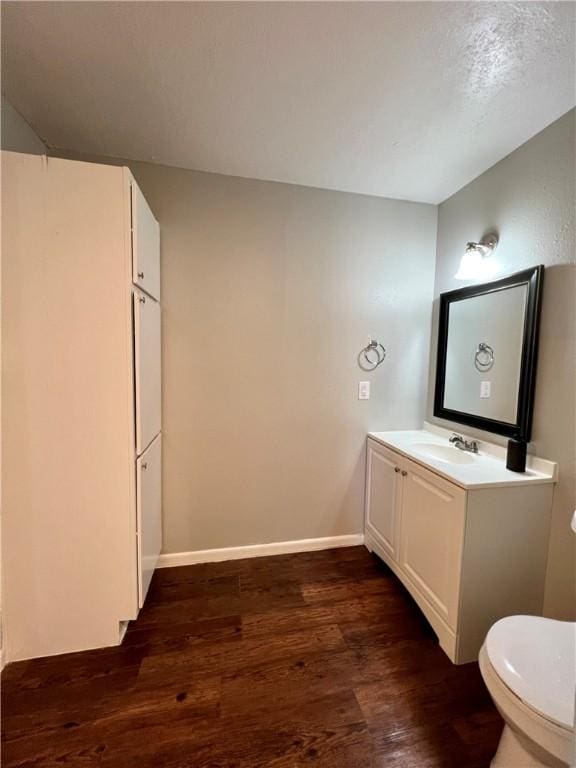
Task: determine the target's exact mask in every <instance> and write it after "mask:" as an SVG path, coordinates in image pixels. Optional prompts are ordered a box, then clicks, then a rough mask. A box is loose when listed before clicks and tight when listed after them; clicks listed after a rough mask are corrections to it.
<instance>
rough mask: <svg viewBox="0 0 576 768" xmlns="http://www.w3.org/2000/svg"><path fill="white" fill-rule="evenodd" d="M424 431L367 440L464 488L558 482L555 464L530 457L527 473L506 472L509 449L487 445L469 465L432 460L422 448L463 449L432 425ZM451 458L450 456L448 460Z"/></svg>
mask: <svg viewBox="0 0 576 768" xmlns="http://www.w3.org/2000/svg"><path fill="white" fill-rule="evenodd" d="M425 427H426V428H425V429H415V430H402V431H394V432H369V433H368V437H369V438H371V439H372V440H376V442H378V443H381V444H382V445H385V446H387V447H388V448H390V449H392V450H393V451H396V452H397V453H400V454H402V455H403V456H406V457H407V458H409V459H411V460H412V461H415V462H417V463H418V464H421V465H422V466H423V467H426V468H427V469H429V470H431V471H432V472H435V473H436V474H437V475H440V476H441V477H444V478H446V479H447V480H450V482H452V483H456V485H459V486H461V487H462V488H498V487H501V486H513V485H540V484H543V483H555V482H556V481H557V477H558V465H557V464H556V463H554V462H553V461H547V460H546V459H539V458H537V457H535V456H530V455H529V456H528V457H527V460H526V472H522V473H520V472H511V471H510V470H509V469H506V449H505V448H503V447H502V446H498V445H495V444H493V443H487V442H484V441H478V445H479V453H478V454H472V453H469V454H467V455H468V456H469V457H470V458H471V462H470V463H468V464H456V463H451V462H450V461H446V460H442V459H440V458H437V457H434V456H430V455H428V454H427V453H426V452H425V450H424V451H423V449H422V447H421V446H422V445H431V444H433V445H438V446H445V447H447V448H448V449H449V450H450V451H452V450H453V451H456V452H458V453H460V449H459V448H455V447H453V446H451V445H450V443H449V442H448V438H449V437H450V435H451V434H452V432H449V431H447V430H445V429H441V428H439V427H436V426H433V425H431V424H425ZM458 434H462V433H460V432H459V433H458ZM464 436H465V435H464ZM419 446H420V447H419ZM449 455H450V454H449V453H448V452H447V456H449ZM456 458H460V457H458V456H457V457H456Z"/></svg>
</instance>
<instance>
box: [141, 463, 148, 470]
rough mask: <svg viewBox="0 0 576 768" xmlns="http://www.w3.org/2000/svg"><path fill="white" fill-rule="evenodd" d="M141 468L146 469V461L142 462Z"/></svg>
mask: <svg viewBox="0 0 576 768" xmlns="http://www.w3.org/2000/svg"><path fill="white" fill-rule="evenodd" d="M142 469H148V462H147V461H145V462H144V463H143V464H142Z"/></svg>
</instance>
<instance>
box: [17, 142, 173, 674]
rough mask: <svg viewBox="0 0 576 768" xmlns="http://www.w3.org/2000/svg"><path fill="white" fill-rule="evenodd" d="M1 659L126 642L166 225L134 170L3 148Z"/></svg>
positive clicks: (154, 456)
mask: <svg viewBox="0 0 576 768" xmlns="http://www.w3.org/2000/svg"><path fill="white" fill-rule="evenodd" d="M2 185H3V190H2V191H3V194H2V223H3V231H2V251H3V265H2V270H3V274H2V312H3V318H2V320H3V322H2V354H3V370H2V400H3V402H2V406H3V408H2V410H3V436H2V437H3V440H2V465H3V466H2V470H3V471H2V480H3V499H2V547H3V553H2V554H3V562H2V569H3V595H2V613H3V630H4V642H3V653H4V655H5V660H6V661H9V662H10V661H16V660H19V659H25V658H33V657H37V656H47V655H51V654H58V653H65V652H68V651H79V650H85V649H88V648H98V647H102V646H109V645H115V644H118V643H119V642H120V640H121V637H122V633H123V631H124V629H125V627H126V623H127V622H128V621H129V620H131V619H134V618H136V617H137V615H138V610H139V606H141V605H142V604H143V602H144V598H145V595H146V590H147V588H148V585H149V583H150V579H151V576H152V573H153V571H154V568H155V566H156V561H157V559H158V556H159V553H160V547H161V539H162V529H161V461H162V456H161V446H162V441H161V426H162V424H161V359H160V322H161V307H160V303H159V298H160V247H159V244H160V231H159V226H158V223H157V221H156V220H155V218H154V216H153V214H152V211H151V209H150V207H149V205H148V203H147V202H146V200H145V198H144V196H143V194H142V192H141V191H140V189H139V188H138V185H137V184H136V181H135V180H134V178H133V177H132V174H131V173H130V171H129V169H128V168H122V167H117V166H108V165H101V164H95V163H85V162H76V161H70V160H61V159H56V158H48V157H42V156H38V155H26V154H20V153H11V152H3V153H2Z"/></svg>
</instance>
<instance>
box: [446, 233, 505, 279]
mask: <svg viewBox="0 0 576 768" xmlns="http://www.w3.org/2000/svg"><path fill="white" fill-rule="evenodd" d="M497 244H498V238H497V237H496V235H493V234H491V235H486V236H485V237H483V238H482V240H481V241H480V242H479V243H466V251H465V252H464V255H463V256H462V260H461V261H460V268H459V270H458V272H456V274H455V275H454V277H455V279H456V280H485V279H490V278H491V277H493V276H494V275H495V274H496V272H498V269H499V265H498V262H497V261H496V259H495V258H494V249H495V248H496V245H497Z"/></svg>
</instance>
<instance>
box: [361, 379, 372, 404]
mask: <svg viewBox="0 0 576 768" xmlns="http://www.w3.org/2000/svg"><path fill="white" fill-rule="evenodd" d="M358 400H370V382H369V381H359V382H358Z"/></svg>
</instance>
